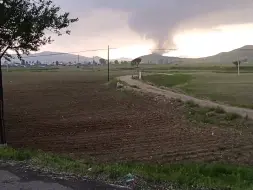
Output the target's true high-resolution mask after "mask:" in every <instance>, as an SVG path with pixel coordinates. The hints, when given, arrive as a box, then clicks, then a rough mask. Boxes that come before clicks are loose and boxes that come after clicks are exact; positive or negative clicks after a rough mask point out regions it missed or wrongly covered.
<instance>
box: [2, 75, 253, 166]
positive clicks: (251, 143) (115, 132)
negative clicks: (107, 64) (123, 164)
mask: <svg viewBox="0 0 253 190" xmlns="http://www.w3.org/2000/svg"><path fill="white" fill-rule="evenodd" d="M105 80H106V76H95V75H94V74H93V75H91V74H88V75H87V73H81V72H69V73H61V72H55V73H49V72H48V73H46V72H45V73H43V72H42V73H15V72H13V73H9V74H8V75H6V76H5V89H4V90H5V111H6V115H5V116H6V125H7V138H8V144H10V145H12V146H14V147H29V148H36V149H42V150H45V151H51V152H57V153H64V154H65V153H66V154H70V155H72V156H77V157H82V158H90V157H92V158H94V159H96V160H98V161H116V160H117V161H125V160H131V161H140V160H142V161H148V162H161V163H165V162H176V161H225V162H230V163H244V164H253V159H252V158H253V135H252V134H251V129H245V130H243V131H236V130H235V129H232V128H231V129H230V128H222V127H217V126H212V125H209V126H205V127H203V126H201V124H193V123H191V122H189V121H188V120H187V117H186V116H185V115H184V111H183V109H184V107H183V106H182V105H181V103H178V102H177V101H173V100H168V101H167V100H166V101H164V100H161V99H159V100H158V99H157V97H154V96H152V95H144V94H137V93H133V92H125V91H123V92H122V91H119V90H118V91H117V90H116V89H115V88H114V87H109V86H108V85H105V84H104V83H105Z"/></svg>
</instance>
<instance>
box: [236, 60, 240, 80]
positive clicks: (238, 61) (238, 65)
mask: <svg viewBox="0 0 253 190" xmlns="http://www.w3.org/2000/svg"><path fill="white" fill-rule="evenodd" d="M237 75H238V76H239V75H240V60H239V57H237Z"/></svg>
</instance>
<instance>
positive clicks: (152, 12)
mask: <svg viewBox="0 0 253 190" xmlns="http://www.w3.org/2000/svg"><path fill="white" fill-rule="evenodd" d="M58 2H60V1H59V0H58ZM65 2H67V1H65ZM69 2H70V1H68V4H69ZM72 2H73V1H72ZM75 2H76V3H77V4H79V6H78V7H79V8H78V9H80V7H82V9H83V10H84V11H85V12H89V11H90V10H94V9H110V10H111V11H114V10H117V11H124V12H127V13H128V14H129V19H128V24H129V26H130V28H131V29H133V30H134V31H136V32H138V33H139V34H140V35H141V36H143V37H145V38H148V39H152V40H154V42H155V43H156V44H157V48H168V47H173V40H172V36H173V34H174V32H175V30H178V28H180V29H182V30H183V29H189V28H212V27H215V26H217V25H223V24H242V23H251V22H253V14H252V13H251V12H252V10H253V1H252V0H213V1H207V0H90V1H88V2H87V1H81V0H76V1H75ZM72 6H74V5H73V4H72ZM101 19H103V18H101ZM115 25H117V23H115Z"/></svg>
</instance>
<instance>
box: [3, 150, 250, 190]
mask: <svg viewBox="0 0 253 190" xmlns="http://www.w3.org/2000/svg"><path fill="white" fill-rule="evenodd" d="M0 159H11V160H18V161H24V160H26V161H31V163H33V164H35V165H36V166H41V167H46V168H48V169H51V170H54V171H60V172H69V173H74V174H79V175H86V176H87V175H88V176H90V177H91V178H95V177H98V176H100V177H101V176H103V178H104V179H105V180H106V179H107V178H108V179H110V180H118V179H122V178H124V176H126V175H127V174H128V173H131V174H133V175H134V176H139V177H141V178H142V179H144V180H146V181H147V182H149V183H155V184H161V183H173V184H177V185H179V186H182V187H189V188H192V187H207V188H230V189H232V190H233V189H234V190H237V189H252V188H253V182H252V181H253V168H252V167H246V166H232V165H225V164H218V163H213V164H204V163H198V164H194V163H184V164H164V165H160V164H147V163H145V164H144V163H133V162H129V163H106V164H99V163H92V162H85V161H83V160H74V159H72V158H69V157H67V156H59V155H54V154H48V153H45V152H42V151H37V152H36V151H27V150H15V149H13V148H9V147H6V148H0ZM137 183H138V181H137Z"/></svg>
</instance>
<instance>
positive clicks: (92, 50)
mask: <svg viewBox="0 0 253 190" xmlns="http://www.w3.org/2000/svg"><path fill="white" fill-rule="evenodd" d="M110 49H119V48H110ZM107 50H108V49H91V50H83V51H76V52H65V53H50V54H44V55H30V56H26V57H23V58H30V57H45V56H55V55H64V54H75V53H84V52H94V51H107Z"/></svg>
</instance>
